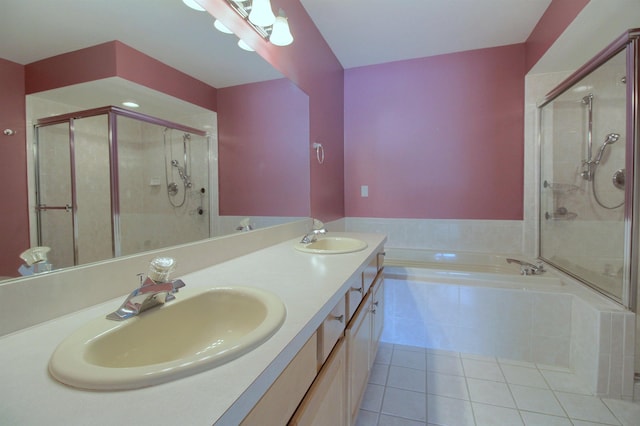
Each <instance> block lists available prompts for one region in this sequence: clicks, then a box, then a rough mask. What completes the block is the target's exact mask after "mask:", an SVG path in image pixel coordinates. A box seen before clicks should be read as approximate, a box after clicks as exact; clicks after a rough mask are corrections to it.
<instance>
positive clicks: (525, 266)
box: [507, 258, 546, 275]
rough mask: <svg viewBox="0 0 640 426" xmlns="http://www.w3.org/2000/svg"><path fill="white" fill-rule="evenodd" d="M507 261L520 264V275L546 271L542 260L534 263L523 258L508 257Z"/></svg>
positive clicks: (537, 273)
mask: <svg viewBox="0 0 640 426" xmlns="http://www.w3.org/2000/svg"><path fill="white" fill-rule="evenodd" d="M507 263H517V264H518V265H520V275H539V274H542V273H543V272H546V271H545V269H544V264H543V263H542V262H538V263H537V264H536V265H534V264H532V263H529V262H525V261H523V260H518V259H512V258H507Z"/></svg>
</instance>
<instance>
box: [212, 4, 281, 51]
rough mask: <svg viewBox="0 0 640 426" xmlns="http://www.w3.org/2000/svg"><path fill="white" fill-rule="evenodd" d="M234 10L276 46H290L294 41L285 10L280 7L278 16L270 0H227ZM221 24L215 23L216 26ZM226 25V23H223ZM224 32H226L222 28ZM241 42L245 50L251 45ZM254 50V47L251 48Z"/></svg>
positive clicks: (261, 35) (239, 43)
mask: <svg viewBox="0 0 640 426" xmlns="http://www.w3.org/2000/svg"><path fill="white" fill-rule="evenodd" d="M225 1H226V2H227V4H228V5H229V6H231V8H232V9H233V10H235V11H236V13H237V14H238V15H240V17H242V19H244V20H245V21H246V22H247V23H248V24H249V25H250V26H251V28H253V29H254V30H255V32H257V33H258V34H260V37H262V38H264V39H265V40H269V41H270V42H271V44H273V45H275V46H288V45H290V44H291V43H293V35H292V34H291V29H290V28H289V21H288V19H287V16H286V15H285V13H284V10H282V9H279V11H278V15H277V16H276V15H275V14H274V13H273V12H272V10H271V2H270V0H253V1H249V0H225ZM219 25H221V24H218V25H216V24H214V26H215V27H216V28H218V26H219ZM222 26H223V27H224V25H222ZM221 31H222V32H226V31H224V30H221ZM241 42H242V43H244V41H243V40H240V41H239V42H238V45H239V46H240V47H242V48H243V49H245V50H248V49H247V48H246V47H249V46H247V45H246V43H244V45H245V46H246V47H243V46H241ZM251 50H253V49H251Z"/></svg>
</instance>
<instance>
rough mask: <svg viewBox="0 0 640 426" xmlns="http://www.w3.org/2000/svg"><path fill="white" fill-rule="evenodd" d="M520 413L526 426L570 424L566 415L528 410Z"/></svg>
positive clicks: (562, 425)
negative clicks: (560, 415) (551, 414)
mask: <svg viewBox="0 0 640 426" xmlns="http://www.w3.org/2000/svg"><path fill="white" fill-rule="evenodd" d="M520 415H522V419H523V420H524V424H525V425H526V426H571V420H569V419H568V418H567V417H557V416H550V415H548V414H540V413H533V412H530V411H521V412H520Z"/></svg>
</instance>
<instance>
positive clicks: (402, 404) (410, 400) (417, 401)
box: [381, 388, 427, 422]
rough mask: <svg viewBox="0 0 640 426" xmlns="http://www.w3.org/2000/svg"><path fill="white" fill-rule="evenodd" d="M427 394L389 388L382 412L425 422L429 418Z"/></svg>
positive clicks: (385, 394) (385, 395)
mask: <svg viewBox="0 0 640 426" xmlns="http://www.w3.org/2000/svg"><path fill="white" fill-rule="evenodd" d="M426 399H427V397H426V394H424V393H419V392H413V391H408V390H404V389H396V388H387V389H386V391H385V393H384V400H383V401H382V411H381V414H388V415H391V416H396V417H403V418H406V419H410V420H418V421H421V422H424V421H426V420H427V404H426Z"/></svg>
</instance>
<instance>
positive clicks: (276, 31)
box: [269, 9, 293, 46]
mask: <svg viewBox="0 0 640 426" xmlns="http://www.w3.org/2000/svg"><path fill="white" fill-rule="evenodd" d="M269 41H270V42H271V43H272V44H275V45H276V46H288V45H290V44H291V43H293V36H292V35H291V30H290V29H289V21H288V20H287V17H286V16H285V14H284V10H282V9H280V12H278V17H277V18H276V21H275V22H274V23H273V27H271V36H270V37H269Z"/></svg>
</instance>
